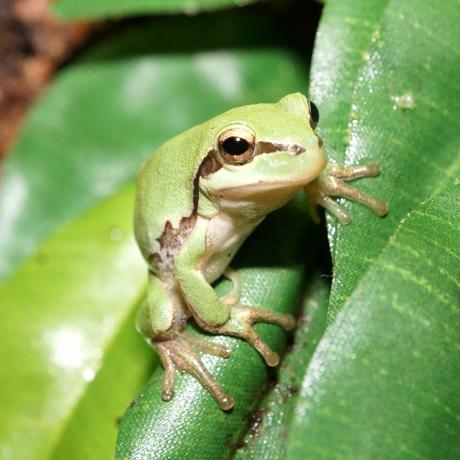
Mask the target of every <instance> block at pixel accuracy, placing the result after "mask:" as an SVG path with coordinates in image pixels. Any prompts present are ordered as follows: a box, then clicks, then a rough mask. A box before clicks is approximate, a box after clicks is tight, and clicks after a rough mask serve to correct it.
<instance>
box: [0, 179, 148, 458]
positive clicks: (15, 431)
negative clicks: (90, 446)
mask: <svg viewBox="0 0 460 460" xmlns="http://www.w3.org/2000/svg"><path fill="white" fill-rule="evenodd" d="M133 192H134V188H133V187H128V188H127V189H125V190H123V191H122V192H121V193H119V194H118V195H116V196H115V197H114V198H113V199H111V200H108V201H106V202H103V203H102V204H101V205H99V206H97V207H95V208H94V209H92V210H91V211H90V212H89V213H88V214H86V215H85V216H83V217H82V218H81V219H79V220H77V221H75V222H74V223H72V224H70V225H67V226H65V227H63V228H62V229H61V230H59V231H58V232H57V233H56V234H55V235H53V237H52V238H51V239H49V240H48V241H46V242H45V243H44V244H43V245H42V246H41V247H40V250H39V251H38V252H37V253H36V254H35V255H34V256H33V257H32V258H30V259H29V260H28V261H27V262H26V263H25V264H24V265H22V267H21V269H20V270H19V271H18V272H17V273H16V274H15V276H13V277H12V278H10V279H9V281H8V282H7V283H5V284H3V285H2V286H1V287H0V305H1V306H2V323H1V330H2V332H1V335H2V347H1V349H0V360H1V362H2V365H3V369H4V370H6V372H2V391H1V392H0V405H1V407H2V417H1V418H0V451H1V452H2V453H3V455H4V456H5V458H15V459H27V458H31V459H32V458H33V459H42V458H49V456H50V455H51V454H52V452H53V449H54V448H55V447H56V445H57V444H58V443H59V442H60V436H61V435H62V431H63V429H64V427H65V423H66V422H67V420H68V418H69V417H71V416H72V411H73V408H74V406H75V405H76V404H77V402H78V401H79V399H80V398H81V396H82V394H83V392H84V391H85V389H86V387H87V386H88V385H89V383H90V382H91V381H92V380H93V379H94V377H95V375H96V373H97V372H98V370H99V369H100V367H101V366H102V365H103V362H104V359H106V354H107V351H108V349H109V347H110V344H111V343H112V341H113V340H116V334H117V332H118V331H119V329H120V328H122V327H123V323H124V322H125V321H127V320H128V318H130V316H131V312H132V311H133V309H134V308H135V307H136V305H137V304H138V300H139V299H140V296H141V294H142V293H143V291H144V286H145V279H146V277H145V268H144V264H143V262H142V260H141V256H140V254H139V251H138V250H137V248H136V247H135V244H134V241H133V237H132V230H131V219H129V216H130V214H131V209H132V201H133ZM138 339H140V337H139V338H138ZM141 342H142V340H140V341H139V342H138V344H137V345H136V343H135V342H134V344H130V345H128V344H126V346H127V348H128V349H134V351H136V352H137V353H138V354H137V355H136V359H137V360H139V361H138V363H142V366H141V367H140V368H139V367H138V363H133V364H131V363H130V362H129V360H127V359H124V360H120V363H119V365H124V368H123V369H122V372H123V373H129V372H135V373H136V374H137V376H138V377H140V378H142V377H144V374H145V371H143V370H142V369H148V368H149V364H148V362H149V360H150V359H151V357H148V355H147V354H146V353H144V352H143V349H142V348H141V347H139V343H141ZM139 369H141V370H139ZM114 371H115V372H114V373H113V374H112V375H111V378H112V379H117V378H118V377H117V374H118V372H120V371H121V369H120V368H115V369H114ZM124 383H125V384H126V383H128V385H127V386H126V387H123V386H122V384H123V382H120V384H121V385H118V390H119V391H110V392H108V393H106V395H105V398H106V400H110V401H106V404H108V405H109V406H110V405H112V407H113V406H116V407H117V410H118V411H120V410H121V408H122V407H123V404H126V402H127V400H128V401H129V398H130V396H129V394H130V391H133V390H134V389H135V388H136V387H137V385H138V384H135V383H134V384H133V383H132V382H130V379H128V380H126V379H124ZM116 387H117V385H112V389H114V388H116ZM123 401H124V403H123ZM94 403H95V401H94V400H93V404H94ZM109 414H110V411H109ZM106 415H108V414H106ZM112 417H113V416H112ZM113 418H114V417H113ZM113 418H112V419H111V420H110V423H111V424H114V420H113ZM81 422H83V420H81ZM95 422H96V420H95V419H85V421H84V425H83V426H84V428H85V429H86V430H87V431H86V434H87V433H88V431H89V432H90V431H91V425H93V424H94V423H95ZM106 423H107V422H106ZM92 429H93V430H99V427H98V426H94V425H93V426H92ZM93 436H94V434H93ZM112 436H113V433H112ZM80 442H81V435H80ZM86 458H89V457H86ZM94 458H97V457H96V456H94Z"/></svg>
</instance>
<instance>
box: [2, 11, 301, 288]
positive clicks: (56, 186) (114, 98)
mask: <svg viewBox="0 0 460 460" xmlns="http://www.w3.org/2000/svg"><path fill="white" fill-rule="evenodd" d="M93 3H94V2H93ZM237 18H238V20H236V16H235V14H233V13H225V14H222V13H220V14H215V15H212V17H207V18H203V17H201V16H200V17H197V18H193V19H189V18H162V19H159V20H154V21H146V22H144V23H143V24H142V27H139V26H138V25H135V26H131V27H128V28H126V29H125V30H124V31H123V32H121V33H118V34H117V35H115V36H114V37H112V38H108V39H106V40H103V41H102V42H101V43H98V44H97V45H96V46H95V47H94V48H92V49H90V50H89V52H88V53H87V54H86V55H84V56H83V57H82V58H81V59H79V60H78V61H77V62H75V63H74V64H72V65H69V66H68V67H66V68H65V69H64V70H63V71H62V72H61V73H60V74H59V75H58V77H57V79H56V81H55V82H54V83H53V85H52V86H51V87H50V88H49V89H48V91H47V93H46V94H45V96H44V97H43V99H42V100H41V101H40V102H39V103H38V105H37V106H35V107H34V109H33V110H32V113H31V114H30V116H29V117H28V119H27V122H26V124H25V127H24V129H23V132H22V135H21V137H20V139H19V141H18V144H17V146H16V148H15V150H14V151H13V152H11V155H10V156H9V159H8V162H7V165H6V170H5V174H4V177H3V181H2V183H1V185H0V222H1V223H2V224H1V225H2V231H1V232H0V253H1V254H2V257H1V260H0V280H1V279H2V278H5V277H6V276H7V275H8V274H9V273H11V272H12V271H13V270H14V269H15V268H16V267H17V265H18V264H19V263H20V262H21V261H22V260H23V259H24V258H25V257H26V256H28V255H30V254H31V253H33V252H34V251H35V249H36V247H37V245H38V243H39V242H40V241H41V240H42V239H43V238H44V237H45V236H46V235H48V234H49V233H50V232H51V231H52V230H54V229H55V228H56V227H57V226H59V225H61V224H62V223H63V222H66V221H68V220H70V219H72V218H75V217H76V216H78V215H79V214H80V213H81V212H83V211H84V210H86V209H88V208H89V207H91V206H92V205H94V204H95V203H96V202H97V201H98V200H100V199H102V198H104V197H107V196H109V195H110V194H112V193H114V192H115V191H116V190H118V188H119V187H120V186H121V184H123V183H125V182H126V181H127V180H129V179H131V178H132V177H133V176H134V175H135V173H136V171H137V169H138V168H139V164H140V163H141V162H142V160H143V159H144V158H145V157H146V156H148V155H149V154H150V153H151V152H152V151H153V150H154V149H155V148H156V147H158V145H160V144H161V143H162V142H164V141H165V140H167V139H168V138H170V137H172V136H173V135H175V134H178V133H179V132H181V131H183V130H185V129H187V128H189V127H191V126H193V125H194V124H196V123H199V122H202V121H204V120H206V119H208V118H209V117H211V116H213V115H216V114H218V113H221V112H222V111H224V110H226V109H229V108H231V107H234V106H238V105H241V104H247V103H254V102H262V101H274V100H276V99H278V98H280V97H282V96H284V95H285V94H286V93H288V92H291V91H298V90H299V89H304V88H306V84H307V82H306V79H305V74H306V70H305V69H304V67H303V65H302V63H301V61H300V59H299V58H298V56H297V55H295V54H294V53H293V52H291V51H288V50H287V49H283V48H282V47H280V43H283V41H282V40H279V37H278V36H277V35H276V33H275V34H272V35H271V36H270V37H267V36H266V35H264V36H263V37H262V36H260V35H257V36H252V37H251V36H249V35H250V32H249V31H250V30H266V29H267V28H270V29H273V28H274V26H273V24H272V23H270V22H269V21H267V20H266V19H264V18H257V17H253V16H252V15H247V14H243V12H241V13H240V14H239V15H238V16H237ZM249 26H250V27H249ZM202 30H207V34H202V33H201V31H202ZM191 36H193V37H194V39H193V43H191V41H190V37H191ZM273 43H276V47H274V46H272V45H271V44H273ZM243 45H244V46H243ZM267 69H270V72H267Z"/></svg>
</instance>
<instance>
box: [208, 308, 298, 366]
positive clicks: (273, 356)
mask: <svg viewBox="0 0 460 460" xmlns="http://www.w3.org/2000/svg"><path fill="white" fill-rule="evenodd" d="M230 311H231V316H230V319H229V320H228V321H227V322H226V323H225V324H223V325H222V326H218V327H213V328H209V327H206V326H205V328H206V329H207V330H209V331H210V332H212V333H214V334H224V335H231V336H233V337H238V338H240V339H243V340H246V341H247V342H248V343H250V344H251V345H252V346H253V347H254V348H255V349H256V350H257V351H258V352H259V353H260V354H261V355H262V357H263V358H264V360H265V362H266V363H267V364H268V365H269V366H271V367H273V366H277V365H278V364H279V361H280V357H279V355H278V353H275V352H274V351H273V350H272V349H271V348H270V347H269V346H268V345H267V344H266V343H265V342H264V341H263V340H262V339H261V338H260V337H259V335H258V334H257V332H256V331H255V330H254V328H253V325H254V323H270V324H276V325H278V326H280V327H282V328H283V329H284V330H285V331H290V330H291V329H294V327H295V319H294V317H293V316H292V315H284V314H281V313H275V312H271V311H268V310H263V309H259V308H253V307H246V306H243V305H237V306H232V307H231V309H230Z"/></svg>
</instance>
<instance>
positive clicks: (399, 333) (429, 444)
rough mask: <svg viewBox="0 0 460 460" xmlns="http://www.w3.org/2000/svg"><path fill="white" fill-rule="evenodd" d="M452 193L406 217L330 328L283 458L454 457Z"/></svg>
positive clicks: (456, 328)
mask: <svg viewBox="0 0 460 460" xmlns="http://www.w3.org/2000/svg"><path fill="white" fill-rule="evenodd" d="M459 187H460V186H459V185H455V186H451V187H449V188H448V189H447V190H446V191H444V192H443V193H441V194H440V195H437V196H435V197H434V198H432V199H430V200H428V201H427V202H425V203H424V204H422V205H421V206H419V207H417V208H416V209H415V210H414V211H412V212H411V213H410V214H409V216H408V217H407V218H406V219H405V220H404V222H403V223H402V224H401V225H400V227H399V229H398V231H397V232H396V234H395V235H394V236H392V237H391V238H390V240H389V242H388V244H387V245H386V247H385V249H384V250H383V252H382V253H381V255H380V256H379V257H378V259H377V260H376V261H375V262H374V264H373V265H372V267H371V268H370V269H369V271H368V272H367V273H366V275H365V276H364V277H363V278H362V279H361V280H360V282H359V284H358V287H357V289H356V290H355V291H354V292H353V294H352V295H351V297H350V298H349V299H348V301H347V303H346V305H345V308H344V309H343V310H342V311H341V312H340V313H339V314H338V315H337V317H336V320H335V322H334V323H333V324H332V325H331V326H330V327H329V329H328V330H327V332H326V334H325V336H324V337H323V340H322V342H321V343H320V345H319V347H318V349H317V351H316V353H315V355H314V357H313V360H312V361H311V363H310V367H309V371H308V372H307V374H306V377H305V380H304V382H303V386H302V390H301V397H300V402H299V404H298V407H297V412H296V419H295V424H294V427H293V430H292V432H291V439H290V443H291V446H290V450H289V455H288V458H289V459H293V460H294V459H298V458H305V455H307V454H308V456H309V458H310V457H311V458H315V459H322V458H325V459H326V458H327V459H330V458H340V459H355V458H363V459H364V458H366V459H367V458H382V459H383V458H393V459H399V458H401V459H411V458H414V459H415V458H427V459H437V458H443V459H456V458H459V456H460V442H459V439H458V432H459V430H460V418H459V415H458V414H459V413H460V391H459V389H458V384H457V381H458V375H459V373H460V343H459V337H460V315H459V309H458V288H459V282H458V280H459V279H460V270H459V263H458V262H459V251H458V250H459V241H460V231H459V229H460V219H459V212H458V210H459V208H460V190H459Z"/></svg>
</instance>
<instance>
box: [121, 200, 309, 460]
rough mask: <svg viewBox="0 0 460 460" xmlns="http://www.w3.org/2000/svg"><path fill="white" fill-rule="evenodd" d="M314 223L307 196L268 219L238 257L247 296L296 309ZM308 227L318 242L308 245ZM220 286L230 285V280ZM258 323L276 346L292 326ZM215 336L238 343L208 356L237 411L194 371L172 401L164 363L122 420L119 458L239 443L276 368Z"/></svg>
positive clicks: (177, 454)
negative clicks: (166, 397) (165, 394)
mask: <svg viewBox="0 0 460 460" xmlns="http://www.w3.org/2000/svg"><path fill="white" fill-rule="evenodd" d="M311 230H312V229H310V230H309V229H308V225H307V218H306V205H305V203H304V201H303V200H297V201H294V202H291V203H290V204H289V205H287V206H285V207H284V208H283V209H281V210H279V211H277V212H276V213H274V214H273V215H271V216H269V217H268V218H267V220H266V221H264V223H263V224H262V225H261V226H260V227H259V228H258V229H257V230H256V231H255V232H254V234H253V235H252V236H251V237H250V239H249V240H248V241H247V243H246V244H245V246H244V248H243V249H242V251H240V252H239V253H238V256H237V258H236V259H235V262H234V263H233V264H232V266H234V267H235V268H236V269H238V270H239V271H240V275H241V278H242V287H243V293H242V303H244V304H247V305H262V306H264V307H265V308H268V309H270V310H275V311H279V312H291V313H293V312H295V310H296V307H297V304H298V300H299V297H300V294H301V289H302V285H303V281H304V274H305V265H304V263H305V260H306V259H307V258H308V253H309V250H310V251H311V248H312V247H314V242H315V235H314V232H312V231H311ZM307 234H308V235H309V246H310V249H307V248H306V247H305V246H306V243H307V239H306V238H305V236H306V235H307ZM287 235H288V236H287ZM218 292H220V293H221V292H223V291H222V286H218ZM256 328H257V330H258V331H259V332H260V333H261V336H262V337H263V339H264V340H266V341H267V343H268V344H269V345H270V346H271V347H272V348H274V349H275V350H278V351H279V350H282V348H283V345H284V343H285V338H286V333H284V332H283V331H282V330H280V329H279V328H277V327H275V326H270V325H267V324H260V325H257V326H256ZM211 340H213V341H216V342H219V343H225V344H226V345H227V346H228V347H229V348H230V349H231V356H230V358H229V359H228V360H223V359H220V358H214V357H209V356H205V357H204V358H203V361H204V363H205V364H206V365H207V367H208V368H209V370H210V372H211V373H212V374H213V375H214V377H215V378H216V379H217V380H218V382H219V383H220V384H221V385H222V387H223V388H224V390H226V391H227V392H228V393H229V394H231V395H232V397H233V398H234V400H235V407H234V408H233V410H232V411H231V412H230V413H225V412H223V411H222V410H220V409H219V407H218V406H217V404H216V403H215V402H214V400H213V399H212V398H211V396H210V395H209V394H208V393H207V392H206V390H204V388H203V387H202V386H201V385H199V384H198V383H197V382H196V381H194V380H193V378H192V377H191V376H189V375H183V376H179V377H178V378H177V382H176V386H175V397H174V399H173V400H172V401H170V402H164V401H162V400H161V388H162V381H163V376H164V372H163V369H162V368H158V369H156V370H155V372H154V374H153V376H152V378H151V379H150V381H149V382H148V383H147V385H146V386H145V387H144V388H143V390H142V391H141V394H140V396H139V397H138V398H137V399H136V401H135V404H133V405H131V407H130V408H129V409H128V411H127V412H126V414H125V415H124V417H123V419H122V422H121V425H120V432H119V436H118V441H117V454H116V458H118V459H134V458H172V459H175V458H177V459H179V458H190V459H195V458H197V459H198V458H202V459H206V458H208V459H212V458H225V457H227V456H228V455H229V454H230V453H231V452H232V451H234V450H235V449H236V448H237V441H238V439H239V437H240V435H241V433H242V431H243V430H244V428H245V425H246V418H247V417H248V415H249V414H250V412H251V411H252V410H253V409H254V407H255V405H256V403H257V401H258V399H259V398H260V397H261V395H262V394H263V392H264V391H265V390H266V388H267V384H268V378H269V368H268V367H267V366H266V364H265V363H264V361H263V360H262V358H261V357H260V355H258V353H257V352H256V351H255V350H254V349H253V348H252V347H251V346H250V345H249V344H247V343H246V342H243V341H241V340H238V339H235V338H230V337H223V336H221V337H219V338H217V339H216V338H211ZM159 433H161V436H160V435H159Z"/></svg>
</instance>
